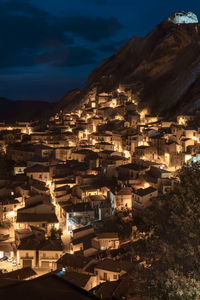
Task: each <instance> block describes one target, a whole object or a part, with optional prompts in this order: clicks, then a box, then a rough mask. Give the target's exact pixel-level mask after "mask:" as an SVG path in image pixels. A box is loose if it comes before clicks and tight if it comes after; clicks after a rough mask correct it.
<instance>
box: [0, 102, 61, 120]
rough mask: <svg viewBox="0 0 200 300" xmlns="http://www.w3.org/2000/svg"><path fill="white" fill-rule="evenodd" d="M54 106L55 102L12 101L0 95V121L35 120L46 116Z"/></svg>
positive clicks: (51, 111)
mask: <svg viewBox="0 0 200 300" xmlns="http://www.w3.org/2000/svg"><path fill="white" fill-rule="evenodd" d="M55 108H56V104H55V103H49V102H45V101H34V100H32V101H30V100H28V101H25V100H18V101H13V100H10V99H6V98H3V97H2V98H1V97H0V121H1V122H3V121H6V122H14V121H35V120H39V119H46V118H48V117H49V116H50V115H51V114H52V113H53V111H54V109H55Z"/></svg>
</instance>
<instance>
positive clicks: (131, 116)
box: [0, 85, 200, 294]
mask: <svg viewBox="0 0 200 300" xmlns="http://www.w3.org/2000/svg"><path fill="white" fill-rule="evenodd" d="M194 120H195V115H189V114H188V115H180V116H177V119H174V120H167V121H166V120H164V119H163V118H161V117H160V116H157V115H152V114H149V113H148V111H147V110H142V111H141V110H139V109H138V105H137V99H136V98H135V96H134V95H133V94H132V92H131V90H130V89H129V88H128V87H127V86H123V85H120V86H119V89H117V90H116V91H113V92H112V93H107V92H101V93H98V92H97V89H93V90H92V91H91V92H90V93H89V94H88V95H87V99H85V101H84V104H83V105H82V108H81V109H79V110H77V111H73V112H68V111H65V110H64V111H60V112H59V113H57V114H56V115H54V116H52V117H51V118H50V119H49V120H48V121H46V122H41V121H40V122H39V121H38V122H26V123H16V124H5V123H1V124H0V152H1V157H3V159H5V161H6V162H7V164H9V166H11V169H12V170H11V171H9V174H8V173H6V172H5V174H2V172H1V175H0V224H1V225H0V226H1V227H0V260H1V259H3V258H4V257H8V259H9V258H10V260H12V259H13V260H14V261H15V263H14V264H13V268H15V269H20V268H27V267H30V268H33V269H34V272H36V273H37V270H38V272H40V271H41V270H42V271H44V272H45V271H46V270H59V272H60V273H59V274H60V275H59V276H63V277H64V278H66V279H70V280H71V281H73V282H74V283H75V284H78V285H79V286H81V287H83V288H85V289H87V290H91V289H94V288H95V287H97V286H98V285H99V284H100V283H101V284H102V283H103V282H107V281H118V280H119V279H120V278H121V277H122V278H123V276H125V275H127V274H129V271H130V270H131V272H132V270H133V269H134V265H135V263H130V261H128V262H127V260H123V259H121V255H120V251H119V253H118V255H116V256H115V258H114V259H113V257H112V255H111V251H116V250H120V249H121V247H122V244H123V241H122V240H121V238H120V236H119V234H118V232H113V231H110V230H109V228H107V229H105V228H104V227H103V225H102V224H104V220H107V219H109V218H112V216H113V215H115V214H116V213H122V215H123V213H125V212H133V211H140V210H142V209H145V208H146V207H148V206H150V205H151V203H152V201H156V199H159V197H162V195H164V194H166V193H167V192H169V191H170V190H172V189H173V187H174V184H175V183H176V176H175V172H176V171H177V170H178V169H180V168H181V167H182V165H183V164H185V163H187V162H189V161H194V162H196V161H198V160H199V159H200V154H198V153H199V149H200V128H198V127H194ZM130 241H131V239H130ZM0 269H1V261H0ZM77 274H78V275H77ZM113 288H114V287H113ZM115 288H116V286H115ZM101 289H102V286H101ZM95 293H97V294H98V293H100V292H99V291H98V289H97V288H95ZM101 293H103V292H102V291H101Z"/></svg>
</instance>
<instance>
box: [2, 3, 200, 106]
mask: <svg viewBox="0 0 200 300" xmlns="http://www.w3.org/2000/svg"><path fill="white" fill-rule="evenodd" d="M180 10H189V11H192V12H194V13H195V14H197V16H198V17H199V18H200V1H199V0H190V1H188V0H185V1H184V0H182V1H181V0H180V1H179V0H139V1H135V0H0V36H1V43H0V97H6V98H10V99H14V100H16V99H27V100H28V99H31V100H47V101H57V100H59V99H60V98H61V97H62V96H63V95H64V94H65V93H66V92H67V91H68V90H70V89H73V88H76V87H83V86H84V82H85V81H86V80H87V76H88V75H89V73H90V72H91V71H92V70H93V69H94V68H95V67H96V66H97V65H98V64H99V63H101V61H102V60H103V59H104V58H106V57H108V56H110V55H112V54H113V53H114V52H115V51H116V50H117V49H118V48H119V47H120V46H121V45H123V44H124V43H125V42H126V41H127V40H128V39H129V38H131V37H133V36H135V35H138V36H142V37H143V36H145V35H146V34H147V33H149V32H150V31H151V30H152V29H153V28H154V26H155V25H157V24H158V23H160V22H161V21H162V20H163V19H164V18H166V17H168V16H169V14H170V13H171V12H175V11H180Z"/></svg>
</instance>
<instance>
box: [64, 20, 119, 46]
mask: <svg viewBox="0 0 200 300" xmlns="http://www.w3.org/2000/svg"><path fill="white" fill-rule="evenodd" d="M62 23H63V26H64V28H65V30H66V32H71V33H73V34H76V35H79V36H81V37H83V38H84V39H86V40H88V41H91V42H97V41H100V40H102V39H105V38H109V37H111V36H112V35H114V34H115V33H116V32H117V31H119V30H120V29H121V28H122V25H121V24H120V22H119V21H118V20H117V19H116V18H113V17H110V18H107V19H105V18H91V17H87V16H73V17H69V18H66V20H65V21H63V20H62Z"/></svg>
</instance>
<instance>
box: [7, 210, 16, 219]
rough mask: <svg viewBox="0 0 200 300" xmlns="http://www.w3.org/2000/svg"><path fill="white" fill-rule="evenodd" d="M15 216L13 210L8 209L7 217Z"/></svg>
mask: <svg viewBox="0 0 200 300" xmlns="http://www.w3.org/2000/svg"><path fill="white" fill-rule="evenodd" d="M14 216H15V212H14V211H9V213H8V214H7V217H8V218H12V217H14Z"/></svg>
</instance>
